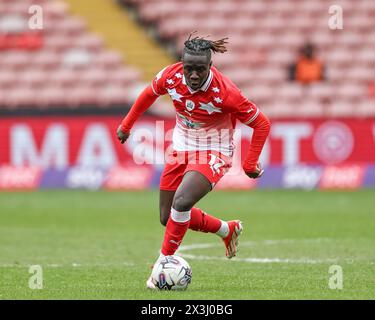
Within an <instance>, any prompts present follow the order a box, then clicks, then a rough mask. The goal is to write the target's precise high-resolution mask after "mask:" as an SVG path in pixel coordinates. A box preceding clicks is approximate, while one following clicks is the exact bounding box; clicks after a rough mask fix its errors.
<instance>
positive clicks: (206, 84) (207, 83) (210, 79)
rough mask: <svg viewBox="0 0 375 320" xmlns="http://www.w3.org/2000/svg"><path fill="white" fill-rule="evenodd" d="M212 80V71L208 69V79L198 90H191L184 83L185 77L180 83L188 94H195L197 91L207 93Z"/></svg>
mask: <svg viewBox="0 0 375 320" xmlns="http://www.w3.org/2000/svg"><path fill="white" fill-rule="evenodd" d="M213 78H214V74H213V72H212V70H211V69H210V73H209V74H208V78H207V80H206V81H205V83H203V84H202V86H201V87H200V88H199V89H198V90H195V91H194V90H193V89H191V88H190V87H189V85H188V84H187V83H186V79H185V75H183V76H182V83H183V84H184V85H186V86H187V87H188V89H189V91H190V93H196V92H198V91H207V90H208V88H209V86H210V84H211V82H212V79H213Z"/></svg>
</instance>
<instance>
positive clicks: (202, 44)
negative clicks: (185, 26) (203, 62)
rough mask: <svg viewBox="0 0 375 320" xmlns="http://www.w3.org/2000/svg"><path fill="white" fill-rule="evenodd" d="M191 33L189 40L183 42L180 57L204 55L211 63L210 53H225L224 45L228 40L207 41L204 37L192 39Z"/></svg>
mask: <svg viewBox="0 0 375 320" xmlns="http://www.w3.org/2000/svg"><path fill="white" fill-rule="evenodd" d="M194 33H195V32H192V33H191V34H190V35H189V38H188V39H187V40H186V41H185V42H184V45H185V46H184V49H183V53H182V55H184V54H185V53H188V54H191V55H206V56H207V58H208V59H209V61H211V51H212V52H214V53H217V52H220V53H224V52H226V51H227V48H226V46H225V44H227V43H228V42H227V41H226V40H228V38H222V39H219V40H208V39H206V38H204V37H194V38H192V35H193V34H194Z"/></svg>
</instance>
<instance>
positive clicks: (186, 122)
mask: <svg viewBox="0 0 375 320" xmlns="http://www.w3.org/2000/svg"><path fill="white" fill-rule="evenodd" d="M177 114H178V116H179V117H180V119H181V121H182V123H183V124H184V125H185V127H187V128H189V129H199V128H201V127H202V125H204V122H194V121H192V120H190V119H188V118H186V117H185V116H183V115H182V114H180V113H177Z"/></svg>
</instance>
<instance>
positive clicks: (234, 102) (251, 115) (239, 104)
mask: <svg viewBox="0 0 375 320" xmlns="http://www.w3.org/2000/svg"><path fill="white" fill-rule="evenodd" d="M226 104H227V105H228V106H229V107H230V108H231V109H233V111H232V114H233V115H234V116H235V117H236V118H237V119H238V120H239V121H241V122H242V123H244V124H246V125H249V124H251V122H253V121H254V120H255V119H256V118H257V116H258V115H259V112H260V110H259V109H258V107H257V106H256V105H255V104H254V103H252V102H251V101H249V100H248V99H247V98H246V97H245V96H244V95H243V94H242V93H241V91H240V90H239V89H238V88H237V87H236V86H235V85H232V86H231V87H230V90H229V91H228V95H227V99H226Z"/></svg>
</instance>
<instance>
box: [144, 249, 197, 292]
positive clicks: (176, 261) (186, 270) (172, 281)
mask: <svg viewBox="0 0 375 320" xmlns="http://www.w3.org/2000/svg"><path fill="white" fill-rule="evenodd" d="M191 276H192V271H191V268H190V266H189V264H188V262H187V261H186V260H185V259H183V258H181V257H179V256H176V255H173V256H165V257H164V258H162V259H161V260H159V262H158V264H157V265H155V266H154V268H153V270H152V274H151V279H152V282H153V283H154V284H155V286H156V287H157V288H158V289H159V290H186V289H187V287H188V285H189V283H190V282H191Z"/></svg>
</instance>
